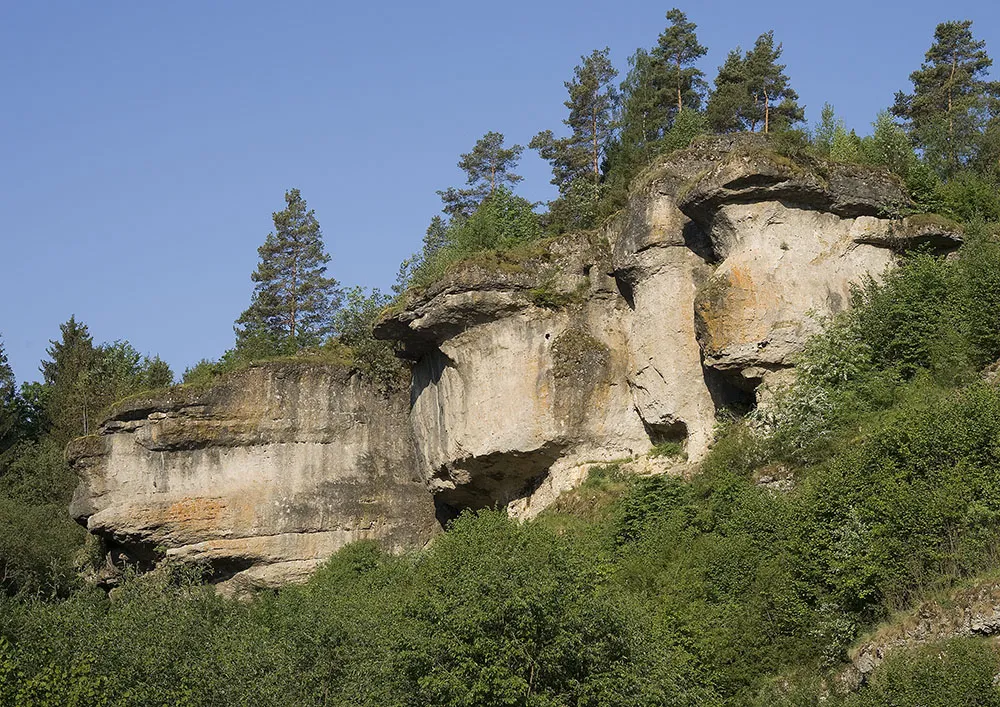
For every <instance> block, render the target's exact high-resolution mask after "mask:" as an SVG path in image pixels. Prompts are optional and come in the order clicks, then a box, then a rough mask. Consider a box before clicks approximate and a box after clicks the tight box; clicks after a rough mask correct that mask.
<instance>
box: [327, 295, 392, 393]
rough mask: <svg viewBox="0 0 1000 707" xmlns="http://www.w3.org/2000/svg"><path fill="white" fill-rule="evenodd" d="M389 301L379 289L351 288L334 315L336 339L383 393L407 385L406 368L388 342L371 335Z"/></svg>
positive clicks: (359, 369)
mask: <svg viewBox="0 0 1000 707" xmlns="http://www.w3.org/2000/svg"><path fill="white" fill-rule="evenodd" d="M391 302H392V298H391V297H389V296H388V295H384V294H382V293H381V292H379V290H378V289H377V288H376V289H373V290H371V291H370V292H365V290H364V289H363V288H361V287H352V288H351V289H349V290H347V291H346V292H345V293H344V303H343V306H342V307H341V308H340V309H339V310H338V311H337V314H336V315H335V316H334V320H333V326H334V329H335V330H336V332H337V340H338V341H339V342H340V343H341V344H344V345H345V346H347V347H349V349H350V351H351V354H352V357H353V360H354V366H355V367H356V368H357V369H358V371H360V372H361V375H362V376H364V377H365V378H366V379H367V380H369V381H372V382H374V383H375V385H376V386H377V387H379V388H381V389H383V390H397V389H400V388H401V387H402V386H403V385H405V383H406V376H405V369H404V367H403V364H402V363H401V362H400V360H399V358H398V357H397V356H396V353H395V348H394V346H393V344H392V342H390V341H381V340H379V339H376V338H375V337H374V336H373V335H372V328H373V327H374V326H375V322H376V321H377V320H378V317H379V315H380V314H381V313H382V311H383V310H384V309H385V308H386V307H387V306H389V304H390V303H391Z"/></svg>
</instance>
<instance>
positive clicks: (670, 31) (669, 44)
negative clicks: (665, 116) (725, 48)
mask: <svg viewBox="0 0 1000 707" xmlns="http://www.w3.org/2000/svg"><path fill="white" fill-rule="evenodd" d="M667 19H668V20H669V21H670V25H669V26H668V27H667V28H666V29H665V30H663V33H662V34H661V35H660V38H659V42H658V44H657V47H656V49H655V50H654V54H655V55H656V57H657V58H658V59H660V60H662V61H663V62H664V63H665V64H666V65H667V70H666V72H665V73H666V74H667V75H668V76H669V83H670V86H671V91H672V93H673V94H674V95H675V96H676V107H677V111H676V112H677V113H680V112H681V111H682V110H684V108H685V107H686V108H691V109H693V110H697V109H698V108H700V107H701V100H702V96H703V95H704V93H705V89H706V84H705V73H704V72H703V71H701V70H700V69H697V68H695V67H694V66H693V64H694V62H696V61H697V60H698V59H700V58H701V57H703V56H705V54H707V53H708V49H706V48H705V47H703V46H702V45H701V44H700V43H699V42H698V35H696V34H695V29H697V27H698V25H696V24H695V23H694V22H689V21H688V18H687V15H685V14H684V13H683V12H681V11H680V10H678V9H677V8H674V9H672V10H670V11H669V12H668V13H667Z"/></svg>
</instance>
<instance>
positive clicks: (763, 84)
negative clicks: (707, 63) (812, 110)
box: [706, 31, 805, 133]
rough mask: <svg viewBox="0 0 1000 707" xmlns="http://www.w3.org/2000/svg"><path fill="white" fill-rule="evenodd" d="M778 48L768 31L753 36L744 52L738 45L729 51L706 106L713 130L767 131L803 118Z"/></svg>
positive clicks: (802, 112)
mask: <svg viewBox="0 0 1000 707" xmlns="http://www.w3.org/2000/svg"><path fill="white" fill-rule="evenodd" d="M781 51H782V50H781V45H780V44H779V45H778V46H775V45H774V32H773V31H769V32H765V33H764V34H762V35H760V36H759V37H758V38H757V41H756V42H755V43H754V47H753V49H751V50H750V51H748V52H747V53H746V55H743V54H742V52H741V50H740V48H739V47H737V48H736V49H734V50H733V51H731V52H729V55H728V56H727V57H726V61H725V63H723V65H722V66H720V67H719V73H718V75H717V76H716V78H715V90H714V91H713V92H712V95H711V96H710V97H709V100H708V106H707V108H706V115H707V117H708V122H709V125H710V126H711V127H712V129H713V130H715V131H717V132H733V131H739V130H749V131H751V132H756V131H757V129H758V128H759V129H761V130H762V131H763V132H765V133H768V132H771V131H772V130H773V129H776V128H786V127H790V126H791V125H794V124H795V123H799V122H802V121H803V120H804V119H805V111H804V110H803V109H802V108H801V107H800V106H799V104H798V100H799V95H798V94H797V93H796V92H795V90H794V89H792V87H791V85H790V81H789V78H788V76H786V75H785V65H784V64H779V63H778V59H779V58H780V57H781Z"/></svg>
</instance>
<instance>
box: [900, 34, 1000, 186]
mask: <svg viewBox="0 0 1000 707" xmlns="http://www.w3.org/2000/svg"><path fill="white" fill-rule="evenodd" d="M971 28H972V22H971V21H969V20H966V21H964V22H942V23H941V24H939V25H938V26H937V28H936V29H935V31H934V44H932V45H931V48H930V49H928V50H927V53H926V55H925V57H924V58H925V61H924V63H923V64H921V65H920V69H919V70H917V71H914V72H913V73H912V74H910V81H911V83H912V84H913V93H909V94H907V93H903V92H902V91H900V92H899V93H897V94H896V102H895V104H894V105H893V107H892V112H893V114H894V115H895V116H896V117H898V118H902V119H903V121H904V122H905V124H906V127H907V131H908V132H909V135H910V139H911V140H912V142H913V144H914V145H915V146H916V147H918V148H920V149H921V150H922V151H923V153H924V156H925V157H926V158H927V160H928V162H930V164H931V165H932V166H934V168H936V169H937V170H938V172H939V173H940V174H942V175H943V176H945V177H947V176H950V175H952V174H954V173H955V172H957V171H958V170H959V169H960V168H961V167H962V166H963V165H965V164H967V163H968V162H970V161H971V160H973V159H974V158H975V157H976V153H977V151H978V150H979V149H981V147H982V146H983V138H984V131H985V129H986V126H987V125H988V123H989V120H990V117H991V115H990V114H991V112H992V111H991V107H992V106H993V105H994V104H995V102H996V101H997V99H1000V82H996V81H987V80H986V75H987V72H988V71H989V68H990V66H992V64H993V60H992V59H990V57H989V56H988V55H987V54H986V43H985V42H983V41H977V40H976V39H974V38H973V36H972V29H971Z"/></svg>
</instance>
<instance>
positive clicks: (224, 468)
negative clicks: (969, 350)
mask: <svg viewBox="0 0 1000 707" xmlns="http://www.w3.org/2000/svg"><path fill="white" fill-rule="evenodd" d="M909 206H910V204H909V202H908V200H907V197H906V194H905V192H904V190H903V188H902V187H901V185H900V184H899V182H898V180H896V179H895V178H894V177H892V176H891V175H890V174H888V173H886V172H881V171H878V170H874V169H867V168H859V167H852V166H846V165H838V164H832V163H825V162H818V161H815V160H811V159H795V160H792V159H789V158H787V157H785V156H782V155H779V154H776V153H774V152H773V151H771V150H769V149H768V145H767V143H766V142H764V141H763V140H762V139H761V137H760V136H752V135H751V136H746V135H743V136H723V137H716V138H712V139H709V140H703V141H700V142H698V143H696V144H695V146H693V147H692V148H690V149H687V150H683V151H680V152H676V153H673V154H670V155H668V156H665V157H663V158H661V159H660V160H659V162H658V163H656V164H654V165H653V166H651V167H650V168H649V169H647V170H646V171H645V172H644V173H643V174H641V175H640V176H639V177H638V178H637V179H636V181H635V183H634V184H633V187H632V190H631V192H630V194H629V198H628V202H627V205H626V207H625V208H624V209H623V210H622V211H621V212H620V213H619V214H618V215H617V216H616V217H614V218H612V219H610V220H609V221H608V222H607V223H606V224H605V225H604V226H603V227H602V228H600V229H598V230H596V231H594V232H591V233H585V234H575V235H567V236H560V237H559V238H554V239H550V240H546V241H541V242H538V243H533V244H529V245H526V246H523V247H522V248H521V249H516V250H514V251H510V252H507V253H502V254H483V255H481V256H480V257H478V258H476V259H474V260H472V261H468V262H465V263H461V264H458V265H457V266H456V267H454V268H452V269H451V270H450V271H449V272H448V273H447V274H446V275H445V276H444V277H443V278H441V280H440V281H439V282H437V283H435V284H433V285H431V286H429V287H426V288H424V289H422V290H420V291H411V292H410V293H408V294H407V296H406V297H405V298H404V300H403V301H402V303H401V304H400V305H399V306H398V307H397V308H396V309H394V310H393V311H391V312H390V313H387V314H385V315H384V316H383V318H382V319H381V320H380V322H379V323H378V324H377V326H376V335H377V336H378V337H380V338H384V339H391V340H394V341H396V342H398V343H399V345H400V348H401V353H402V355H403V356H405V357H406V358H408V359H410V360H411V362H412V390H411V392H410V396H409V400H406V399H405V398H403V399H400V398H395V397H393V398H385V397H384V396H379V395H377V394H376V393H374V392H373V391H371V390H369V389H368V388H366V386H365V385H364V384H363V383H362V382H361V380H360V379H359V378H358V377H357V376H354V375H351V374H350V373H349V372H346V371H342V370H340V369H333V368H326V367H315V366H313V367H310V366H307V365H303V366H296V365H269V366H257V367H254V368H251V369H249V370H247V371H244V372H243V373H240V374H238V375H235V376H233V377H230V378H228V379H226V380H225V381H224V382H222V383H221V384H219V385H217V386H214V387H212V388H209V389H207V390H203V391H201V392H191V391H186V390H185V389H181V390H180V391H177V392H173V393H171V394H170V395H168V396H166V397H162V398H154V399H147V400H135V401H132V402H130V403H127V404H124V405H122V406H120V407H119V408H118V409H117V410H116V411H115V412H114V413H113V415H112V416H111V418H110V419H109V420H108V421H107V422H106V423H105V424H104V426H103V427H102V428H101V430H100V432H99V434H98V435H96V436H94V437H90V438H84V439H82V440H79V441H77V442H75V443H74V444H73V445H72V447H71V449H70V457H71V460H72V462H73V465H74V468H76V469H77V471H78V472H79V473H80V474H81V477H82V482H81V485H80V488H79V490H78V492H77V497H76V499H75V501H74V503H73V509H72V512H73V515H74V516H75V517H77V518H78V519H79V520H80V521H81V522H83V523H85V524H86V525H87V527H88V528H89V529H90V530H91V531H92V532H94V533H97V534H99V535H101V536H102V537H103V538H105V539H106V540H107V542H108V543H109V546H110V547H111V548H112V549H113V550H114V551H116V552H122V553H124V554H125V555H127V556H129V557H131V558H132V559H134V560H136V561H140V562H153V561H155V560H157V559H158V558H159V557H160V556H161V555H163V554H164V553H165V554H166V556H169V557H175V558H179V559H189V560H204V561H206V562H208V563H209V564H210V565H212V567H213V568H214V569H215V571H216V573H217V576H219V577H220V578H223V579H225V580H226V581H227V582H229V583H231V584H233V585H237V586H239V585H262V586H269V585H273V584H277V583H281V582H284V581H287V580H289V579H290V578H293V577H296V576H301V575H302V574H304V573H307V572H308V571H309V570H310V569H311V568H313V567H314V566H315V565H316V564H318V563H319V562H320V561H322V560H323V559H324V558H325V557H327V556H328V555H329V554H331V553H332V552H333V551H335V550H336V549H337V548H338V547H340V546H341V545H343V544H344V543H346V542H349V541H351V540H354V539H358V538H377V539H379V540H381V541H382V542H383V543H385V544H386V545H387V546H388V547H390V548H394V549H401V548H406V547H414V546H419V545H420V544H421V543H423V542H425V541H426V540H427V539H428V538H429V537H430V536H431V534H432V533H433V531H434V529H435V528H436V527H437V525H436V523H435V514H436V515H437V519H438V521H442V520H446V519H447V518H449V517H451V516H452V515H454V514H455V513H457V512H459V511H461V510H462V509H465V508H482V507H487V506H496V505H502V506H506V507H507V508H508V510H509V511H510V512H511V513H512V514H514V515H518V516H521V517H529V516H532V515H534V514H536V513H538V512H539V511H540V510H542V509H543V508H545V507H546V505H548V504H549V503H551V501H552V500H553V499H554V498H555V497H556V496H557V495H558V494H559V493H561V492H562V491H564V490H566V489H569V488H571V487H573V486H575V485H577V484H578V483H579V481H580V480H581V479H582V478H583V477H584V475H585V474H586V473H587V470H588V469H589V467H590V466H591V465H593V464H595V463H601V462H605V463H606V462H609V461H612V460H618V459H623V458H634V457H637V456H641V455H643V454H646V453H647V452H649V451H650V449H651V448H652V447H653V446H654V445H657V444H660V443H665V442H671V443H678V444H680V445H681V446H682V448H683V450H684V453H685V454H686V457H687V462H676V463H675V462H673V461H671V462H670V464H672V465H674V466H673V471H675V472H677V473H690V472H691V471H692V470H693V469H694V465H696V463H697V461H698V460H699V459H700V458H701V457H702V456H703V455H704V454H705V453H706V451H707V450H708V447H709V444H710V442H711V439H712V435H713V431H714V427H715V424H716V412H717V411H718V410H719V409H720V408H736V409H747V408H749V407H751V406H753V405H754V404H755V403H756V402H757V398H758V397H759V395H760V393H761V391H763V390H765V389H767V388H768V387H771V384H772V383H774V382H775V381H776V380H779V379H780V378H781V377H782V376H787V375H788V373H789V371H790V368H791V367H792V366H793V365H794V359H795V356H796V354H797V353H798V352H799V351H801V349H802V347H803V345H804V343H805V341H806V339H807V338H808V337H809V336H810V335H811V334H812V333H813V332H815V331H816V330H817V329H818V327H819V324H820V322H821V320H822V319H823V318H824V317H827V316H830V315H833V314H835V313H837V312H838V311H840V310H841V309H843V308H844V307H846V306H847V305H848V304H849V297H850V291H851V286H852V284H854V283H858V282H859V281H861V280H862V279H864V278H865V277H868V276H871V277H878V276H879V275H880V274H881V273H883V272H884V271H885V269H886V268H888V267H891V266H892V265H893V263H894V262H895V258H896V256H897V254H898V253H900V252H901V251H905V250H907V249H910V248H914V247H921V248H932V249H937V250H938V251H941V252H944V251H947V250H949V249H952V248H954V247H956V246H957V245H958V244H959V243H960V242H961V233H960V232H959V231H958V230H957V229H956V228H955V227H954V226H953V225H952V224H949V223H948V222H947V221H945V220H943V219H939V218H936V217H921V216H904V215H903V214H905V213H906V211H907V209H908V207H909ZM765 383H766V384H768V385H767V386H764V385H763V384H765ZM647 466H648V465H647ZM654 466H655V467H656V470H658V471H662V470H663V467H664V466H667V465H665V464H662V463H658V464H656V465H654Z"/></svg>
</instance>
